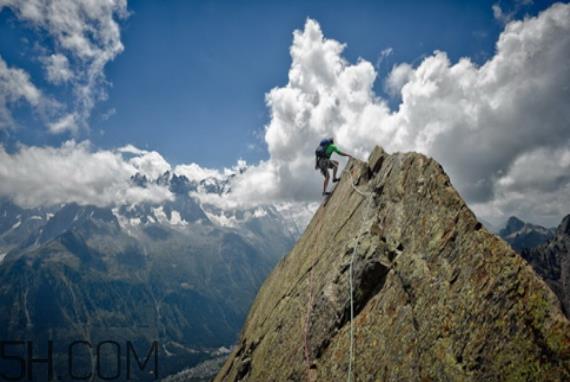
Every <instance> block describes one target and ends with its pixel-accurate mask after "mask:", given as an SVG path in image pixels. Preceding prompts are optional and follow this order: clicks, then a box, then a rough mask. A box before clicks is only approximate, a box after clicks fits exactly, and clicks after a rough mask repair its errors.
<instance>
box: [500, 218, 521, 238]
mask: <svg viewBox="0 0 570 382" xmlns="http://www.w3.org/2000/svg"><path fill="white" fill-rule="evenodd" d="M524 226H525V222H523V221H522V220H521V219H519V218H517V217H516V216H511V217H510V218H509V219H508V220H507V223H506V224H505V228H503V229H502V230H501V232H500V234H501V236H505V235H510V234H511V233H513V232H517V231H520V230H521V229H522V228H523V227H524Z"/></svg>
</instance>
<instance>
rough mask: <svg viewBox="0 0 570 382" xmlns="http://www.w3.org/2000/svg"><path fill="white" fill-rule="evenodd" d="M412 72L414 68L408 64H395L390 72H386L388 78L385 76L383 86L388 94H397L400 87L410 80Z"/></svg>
mask: <svg viewBox="0 0 570 382" xmlns="http://www.w3.org/2000/svg"><path fill="white" fill-rule="evenodd" d="M413 72H414V68H413V67H412V65H410V64H407V63H403V64H399V65H395V66H394V67H393V68H392V70H391V71H390V74H388V78H386V83H385V87H386V91H387V92H388V94H390V95H391V96H392V97H394V96H396V95H399V94H400V93H401V91H402V87H403V86H404V85H405V84H406V83H407V82H408V81H409V80H410V78H411V76H412V74H413Z"/></svg>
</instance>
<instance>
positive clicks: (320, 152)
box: [315, 138, 333, 161]
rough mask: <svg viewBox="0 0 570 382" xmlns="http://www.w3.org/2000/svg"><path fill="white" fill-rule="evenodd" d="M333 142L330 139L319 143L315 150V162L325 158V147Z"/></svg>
mask: <svg viewBox="0 0 570 382" xmlns="http://www.w3.org/2000/svg"><path fill="white" fill-rule="evenodd" d="M332 142H333V140H332V139H330V138H326V139H323V140H322V141H321V143H319V147H317V149H316V150H315V156H316V157H317V161H318V160H319V159H321V158H326V156H327V147H329V145H330V144H332Z"/></svg>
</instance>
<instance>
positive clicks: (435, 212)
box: [216, 147, 570, 381]
mask: <svg viewBox="0 0 570 382" xmlns="http://www.w3.org/2000/svg"><path fill="white" fill-rule="evenodd" d="M351 260H352V261H351ZM350 275H352V287H353V293H352V296H353V298H354V305H353V312H354V319H353V320H352V321H351V319H350V316H351V315H350V312H351V304H350V296H351V288H350V279H351V278H350ZM351 322H352V324H353V326H352V329H353V333H354V336H353V340H354V345H353V347H352V350H353V352H354V357H353V359H352V364H350V365H349V354H350V349H351V336H350V333H351ZM349 367H351V368H352V371H353V375H352V377H353V380H355V381H361V380H383V381H418V380H462V381H481V380H568V378H570V322H569V321H568V319H567V318H566V317H565V316H564V315H563V314H562V312H561V309H560V305H559V303H558V301H557V299H556V296H555V295H554V294H553V293H552V291H551V290H550V289H549V288H548V287H547V285H546V284H545V283H544V281H542V280H541V279H540V278H539V277H538V276H537V275H536V274H535V273H534V271H533V270H532V269H531V268H530V267H529V266H528V264H527V263H526V262H525V261H524V259H522V257H520V256H518V255H517V254H516V253H515V252H514V251H513V250H512V249H511V248H510V247H509V246H508V245H507V244H506V243H505V242H504V241H502V240H501V239H499V238H498V237H497V236H495V235H493V234H491V233H489V232H488V231H487V230H486V229H485V228H484V227H483V226H482V225H481V223H479V222H478V221H477V219H476V218H475V215H474V214H473V213H472V212H471V210H470V209H469V208H468V207H467V206H466V204H465V202H464V201H463V200H462V199H461V197H460V196H459V194H458V193H457V191H456V190H455V189H454V188H453V186H452V185H451V182H450V180H449V178H448V177H447V175H446V174H445V172H444V171H443V169H442V167H441V166H440V165H439V164H438V163H437V162H435V161H434V160H432V159H429V158H427V157H425V156H423V155H420V154H416V153H406V154H393V155H388V154H387V153H385V152H384V151H383V150H382V149H381V148H379V147H376V148H375V149H374V151H373V152H372V154H371V156H370V158H369V160H368V163H363V162H360V161H356V160H351V161H350V162H349V163H348V164H347V167H346V169H345V170H344V173H343V175H342V179H341V181H340V182H339V183H338V185H337V186H336V189H335V191H334V193H333V195H332V196H331V197H330V199H329V200H328V202H327V203H326V204H323V205H321V207H320V208H319V209H318V210H317V212H316V213H315V215H314V217H313V219H312V221H311V223H310V224H309V226H308V227H307V229H306V230H305V232H304V234H303V235H302V237H301V238H300V240H299V241H298V242H297V244H296V245H295V247H294V248H293V250H292V251H291V252H290V253H289V254H288V256H286V257H285V258H284V259H283V260H282V261H281V262H280V263H279V264H278V265H277V267H276V268H275V269H274V270H273V272H272V274H271V275H270V276H269V277H268V278H267V279H266V281H265V283H264V284H263V286H262V287H261V289H260V291H259V293H258V295H257V298H256V300H255V302H254V304H253V306H252V308H251V310H250V312H249V315H248V319H247V321H246V323H245V325H244V327H243V328H242V334H241V338H240V342H239V345H238V346H237V348H236V350H235V351H234V352H233V353H232V355H231V356H230V357H229V358H228V360H227V362H226V363H225V365H224V367H223V368H222V370H221V371H220V373H219V374H218V376H217V378H216V380H217V381H270V380H278V381H301V380H310V381H311V380H312V381H339V380H343V379H345V378H346V377H347V373H348V370H349Z"/></svg>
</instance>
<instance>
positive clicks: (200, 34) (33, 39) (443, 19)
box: [0, 0, 548, 168]
mask: <svg viewBox="0 0 570 382" xmlns="http://www.w3.org/2000/svg"><path fill="white" fill-rule="evenodd" d="M494 3H496V2H493V1H461V2H459V1H421V2H417V1H416V2H413V1H383V2H379V1H371V2H363V1H287V2H277V1H259V2H257V1H227V2H222V1H215V2H214V1H178V0H177V1H172V0H171V1H149V0H145V1H136V2H131V3H129V4H128V9H129V11H130V16H129V17H128V18H126V19H124V20H122V21H121V23H120V25H121V40H122V43H123V45H124V47H125V49H124V51H123V52H122V53H121V54H119V55H118V56H117V57H116V58H115V59H114V60H113V61H111V62H109V63H108V64H107V66H106V68H105V75H106V78H107V80H108V81H109V83H110V86H108V87H107V93H108V99H107V100H105V101H102V102H98V103H97V104H96V106H95V108H94V110H93V112H92V114H91V117H90V119H89V125H90V128H89V129H88V130H86V129H83V130H81V131H80V132H79V133H77V134H75V135H69V134H67V133H65V134H61V135H53V134H50V133H48V132H47V131H46V129H45V128H44V126H42V121H40V120H39V119H38V118H37V116H34V115H33V113H31V110H30V108H29V107H26V106H25V105H21V106H19V107H16V108H15V109H16V110H15V111H14V115H15V117H16V118H17V121H18V122H19V124H20V125H21V127H20V128H19V129H17V130H15V131H12V132H10V133H9V134H6V133H4V134H1V135H0V136H1V137H2V140H3V141H4V143H5V144H6V145H7V146H11V145H13V144H14V143H15V142H21V143H25V144H28V145H45V144H47V145H58V144H59V143H60V142H62V141H64V140H66V139H69V138H70V137H74V138H75V139H78V140H81V139H84V138H88V139H89V140H90V141H91V142H92V143H93V144H94V145H96V146H97V147H101V148H112V147H118V146H122V145H125V144H128V143H130V144H134V145H135V146H137V147H141V148H146V149H152V150H157V151H159V152H160V153H161V154H162V155H163V156H164V157H165V158H166V159H167V160H168V161H169V162H171V163H186V162H197V163H200V164H201V165H203V166H208V167H218V168H220V167H223V166H229V165H231V164H233V163H235V161H236V160H237V159H238V158H243V159H246V160H247V161H248V162H257V161H258V160H259V159H265V158H266V157H267V155H268V154H267V149H266V146H265V144H264V142H263V129H264V125H265V124H266V123H267V122H268V120H269V116H268V109H267V107H266V105H265V99H264V95H265V93H266V92H268V91H269V90H270V89H271V88H273V87H276V86H283V85H284V84H286V83H287V73H288V69H289V66H290V64H291V58H290V56H289V47H290V45H291V40H292V32H293V30H295V29H301V28H302V27H303V25H304V23H305V21H306V19H307V17H311V18H314V19H316V20H317V21H318V22H319V23H320V24H321V26H322V29H323V31H324V33H325V34H326V36H327V37H328V38H333V39H336V40H338V41H340V42H343V43H346V44H347V48H346V50H345V51H344V57H345V58H347V59H348V60H349V61H351V62H356V60H357V59H358V58H359V57H362V58H364V59H366V60H368V61H370V62H372V63H374V64H375V65H377V70H378V73H379V78H378V79H377V81H376V83H375V90H376V93H377V94H378V95H380V96H384V97H386V98H387V99H389V97H388V96H387V95H386V94H385V93H384V91H383V79H384V77H385V75H386V74H387V73H388V71H389V70H390V69H391V68H392V66H393V65H394V64H397V63H400V62H408V63H416V64H418V63H419V61H420V60H421V58H422V57H423V56H424V55H429V54H431V53H432V52H433V51H434V50H443V51H445V52H447V54H448V55H449V57H450V59H451V60H452V61H456V60H457V59H459V58H460V57H462V56H468V57H471V59H472V60H474V61H475V62H478V63H482V62H484V61H485V60H486V59H487V58H488V57H489V56H491V55H492V54H493V51H494V45H495V42H496V39H497V36H498V34H499V33H500V31H501V30H502V28H503V25H502V24H501V23H500V22H499V21H498V20H496V19H495V18H494V17H493V11H492V9H491V7H492V5H493V4H494ZM500 4H501V6H502V7H503V9H505V10H512V9H515V7H516V4H515V3H512V2H503V3H500ZM547 5H548V3H546V2H539V1H535V2H534V3H533V4H531V5H528V6H525V7H523V8H521V10H520V11H519V12H518V13H519V14H529V15H535V14H536V13H537V12H538V11H539V10H541V9H544V8H545V7H546V6H547ZM519 17H520V15H519ZM38 43H39V44H42V45H45V46H50V45H52V44H53V42H52V41H51V40H50V37H49V36H48V35H46V34H44V33H43V32H42V31H41V30H38V29H34V28H30V26H29V24H26V22H22V21H20V20H18V19H17V18H16V17H15V16H14V14H12V12H11V11H10V10H9V9H4V10H3V11H2V12H1V13H0V54H1V55H2V57H3V58H4V60H5V61H6V63H7V64H8V65H9V66H15V67H20V68H23V69H25V70H26V71H28V72H29V73H30V76H31V79H32V81H33V82H34V83H35V84H36V85H37V86H38V87H39V88H40V89H42V90H44V91H45V92H46V93H48V94H50V95H54V96H55V97H56V98H57V99H58V100H60V101H62V102H64V103H72V102H73V101H72V97H73V96H72V95H71V92H70V91H69V86H53V85H51V84H49V83H47V82H46V81H45V80H44V76H43V72H42V69H41V67H40V64H39V63H38V61H37V59H35V58H34V56H35V52H36V51H35V50H34V49H35V48H34V46H35V45H37V44H38ZM389 48H391V49H392V54H391V55H389V56H388V57H385V58H384V59H383V60H381V59H380V57H381V52H382V51H383V50H385V49H389ZM397 104H398V100H390V105H391V106H392V107H396V106H397Z"/></svg>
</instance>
